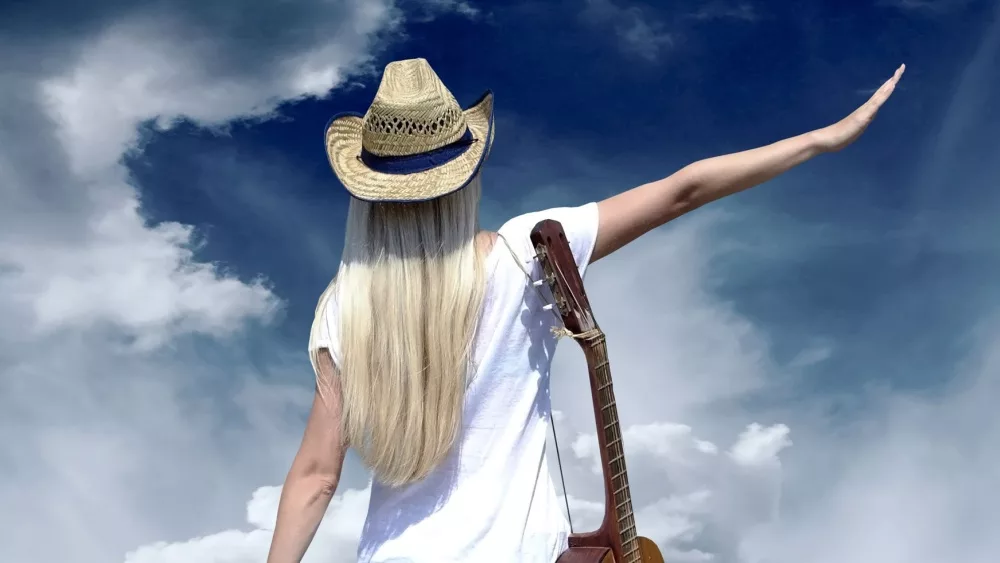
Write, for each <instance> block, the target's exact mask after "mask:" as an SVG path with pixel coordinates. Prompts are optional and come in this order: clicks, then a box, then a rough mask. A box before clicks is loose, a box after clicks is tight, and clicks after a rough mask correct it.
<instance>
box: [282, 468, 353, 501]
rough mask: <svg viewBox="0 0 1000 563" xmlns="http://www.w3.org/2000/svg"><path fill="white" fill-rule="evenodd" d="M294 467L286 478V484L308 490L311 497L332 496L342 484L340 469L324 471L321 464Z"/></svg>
mask: <svg viewBox="0 0 1000 563" xmlns="http://www.w3.org/2000/svg"><path fill="white" fill-rule="evenodd" d="M303 465H304V467H293V468H292V470H291V471H289V473H288V477H287V478H286V486H288V487H289V488H295V489H299V490H302V491H308V494H309V496H310V497H313V496H315V497H320V498H323V497H332V496H333V495H334V493H336V492H337V487H338V486H339V485H340V472H339V471H333V470H331V471H324V470H322V468H321V466H320V465H319V464H303Z"/></svg>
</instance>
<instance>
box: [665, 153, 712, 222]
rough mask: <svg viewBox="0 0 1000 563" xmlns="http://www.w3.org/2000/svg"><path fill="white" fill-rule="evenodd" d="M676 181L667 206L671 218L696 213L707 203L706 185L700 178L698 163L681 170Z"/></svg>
mask: <svg viewBox="0 0 1000 563" xmlns="http://www.w3.org/2000/svg"><path fill="white" fill-rule="evenodd" d="M675 180H676V182H675V183H674V186H673V190H671V194H670V195H671V198H670V201H669V203H668V205H667V208H668V209H667V213H668V214H669V216H670V218H674V217H679V216H681V215H684V214H685V213H688V212H690V211H694V210H695V209H697V208H699V207H701V206H702V205H703V204H704V203H705V201H704V192H705V190H704V184H703V182H702V181H701V179H700V177H699V173H698V167H697V163H695V164H693V165H689V166H687V167H685V168H683V169H681V170H680V171H679V172H678V173H677V174H676V178H675Z"/></svg>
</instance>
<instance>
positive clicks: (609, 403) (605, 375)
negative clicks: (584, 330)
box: [586, 331, 641, 563]
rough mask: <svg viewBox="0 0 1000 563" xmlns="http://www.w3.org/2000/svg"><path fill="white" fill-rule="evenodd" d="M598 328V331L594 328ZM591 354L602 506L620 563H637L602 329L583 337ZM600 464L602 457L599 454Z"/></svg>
mask: <svg viewBox="0 0 1000 563" xmlns="http://www.w3.org/2000/svg"><path fill="white" fill-rule="evenodd" d="M598 332H600V331H598ZM586 343H587V345H588V347H589V348H590V353H591V354H592V358H593V359H592V367H591V377H592V378H593V389H594V390H595V391H596V393H594V404H595V411H596V413H597V427H598V429H599V430H601V432H600V434H602V435H603V436H602V437H603V440H599V442H601V443H600V447H601V448H602V449H603V450H604V451H606V452H607V464H606V465H605V466H604V467H603V470H604V475H605V476H606V477H607V479H606V483H607V485H606V486H608V487H610V489H611V490H610V491H608V493H609V494H608V495H606V498H607V499H609V502H610V503H613V506H607V507H605V510H606V511H610V514H612V515H613V516H614V519H615V521H616V522H617V524H618V534H619V536H620V538H621V543H622V557H623V558H624V561H623V563H638V562H639V561H640V557H641V553H640V552H639V542H638V539H637V538H638V534H637V533H636V529H635V516H634V514H633V512H632V493H631V491H630V490H629V484H628V472H627V471H626V469H625V449H624V447H623V443H622V433H621V426H620V425H619V422H618V407H617V405H616V404H615V393H614V388H613V386H612V383H611V367H610V365H609V362H608V350H607V345H606V343H605V338H604V333H600V334H599V336H597V337H595V338H593V339H587V341H586ZM602 464H603V458H602Z"/></svg>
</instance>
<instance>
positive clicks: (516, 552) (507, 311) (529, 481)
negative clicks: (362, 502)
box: [313, 203, 597, 563]
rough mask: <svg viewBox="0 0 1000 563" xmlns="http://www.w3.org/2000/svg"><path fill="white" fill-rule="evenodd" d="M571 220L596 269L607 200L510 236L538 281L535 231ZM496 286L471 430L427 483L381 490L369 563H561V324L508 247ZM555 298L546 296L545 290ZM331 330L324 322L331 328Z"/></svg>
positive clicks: (492, 285)
mask: <svg viewBox="0 0 1000 563" xmlns="http://www.w3.org/2000/svg"><path fill="white" fill-rule="evenodd" d="M543 219H554V220H556V221H559V222H560V223H561V224H562V227H563V230H564V231H565V232H566V237H567V239H568V240H569V243H570V247H571V248H572V250H573V256H574V258H575V259H576V262H577V265H578V266H579V268H580V274H581V275H583V273H584V272H585V270H586V267H587V264H588V263H589V262H590V255H591V252H592V251H593V248H594V241H595V239H596V237H597V204H596V203H589V204H586V205H582V206H580V207H572V208H567V207H564V208H555V209H548V210H545V211H540V212H535V213H528V214H525V215H521V216H518V217H515V218H513V219H511V220H510V221H508V222H507V223H505V224H504V225H503V226H502V227H501V228H500V229H499V232H500V234H501V235H503V236H504V238H505V239H506V240H507V242H509V243H510V246H511V248H512V249H513V251H514V254H516V255H517V256H518V258H519V259H520V260H521V261H522V263H523V264H524V266H525V268H526V269H527V270H528V272H529V273H530V274H531V275H532V278H533V279H536V280H537V279H541V266H540V265H539V264H538V261H537V260H535V259H534V249H533V247H532V244H531V240H530V238H529V235H530V232H531V229H532V228H533V227H534V226H535V225H536V224H537V223H538V222H539V221H541V220H543ZM486 272H487V286H486V295H485V298H484V301H483V310H482V318H481V320H480V328H479V332H478V334H477V338H476V342H475V348H474V355H475V357H474V360H475V365H476V366H478V368H477V370H476V372H475V373H474V374H472V378H471V380H470V383H469V387H468V389H467V391H466V396H465V410H464V418H463V428H462V433H461V435H460V437H459V440H458V442H457V443H456V447H455V448H454V450H453V451H452V454H451V455H450V456H449V457H448V458H446V460H445V461H444V462H443V463H442V464H441V465H440V466H439V467H437V468H436V469H435V470H434V471H433V472H432V473H431V474H430V475H429V476H428V477H427V478H426V479H424V480H422V481H419V482H417V483H412V484H410V485H406V486H404V487H400V488H391V487H386V486H383V485H380V484H379V483H378V482H377V481H376V482H375V483H373V484H372V492H371V501H370V503H369V507H368V516H367V518H366V520H365V524H364V529H363V530H362V533H361V542H360V545H359V547H358V561H359V563H482V562H491V561H498V562H499V561H504V562H507V561H518V562H520V563H552V562H554V561H555V560H556V558H557V557H558V556H559V554H560V553H562V551H563V550H565V549H566V546H567V544H566V538H567V534H568V533H569V525H568V523H567V521H566V518H565V515H564V514H563V512H562V510H561V508H560V506H561V505H560V503H559V499H558V496H557V494H556V489H555V486H554V484H553V481H552V477H551V476H550V475H549V471H548V459H547V457H546V448H545V444H546V437H547V435H548V430H549V425H550V424H551V402H550V397H549V371H550V367H551V365H552V355H553V353H554V352H555V347H556V337H555V336H554V335H553V333H552V331H551V329H552V327H553V326H555V323H556V318H557V317H556V316H555V315H553V314H552V312H550V311H545V310H543V309H542V306H543V305H545V304H547V303H545V302H543V301H542V300H541V299H540V297H539V295H538V292H537V291H536V290H535V288H533V287H531V286H530V285H529V284H528V282H527V280H526V279H525V276H524V272H523V271H522V270H521V269H520V268H518V265H517V263H515V258H514V257H513V256H511V252H510V251H508V249H507V246H506V245H505V244H504V242H503V240H499V239H498V240H497V241H496V243H495V244H494V246H493V249H492V250H491V251H490V254H489V255H488V257H487V259H486ZM543 294H544V295H548V293H547V290H546V291H545V292H544V293H543ZM335 311H336V308H335V307H333V306H329V307H328V308H327V315H326V319H325V320H326V322H325V323H321V326H320V328H319V331H318V332H319V333H320V334H319V336H320V337H319V338H317V339H316V341H315V342H314V343H313V346H314V347H316V348H324V347H325V348H328V349H329V350H330V353H331V356H332V357H333V359H334V362H335V363H336V362H338V361H339V351H340V350H339V343H338V342H337V337H336V335H337V323H336V318H335V316H336V312H335ZM324 325H325V326H324Z"/></svg>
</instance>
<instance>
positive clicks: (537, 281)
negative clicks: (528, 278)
mask: <svg viewBox="0 0 1000 563" xmlns="http://www.w3.org/2000/svg"><path fill="white" fill-rule="evenodd" d="M531 285H533V286H535V287H542V286H543V285H545V280H535V281H533V282H531Z"/></svg>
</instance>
